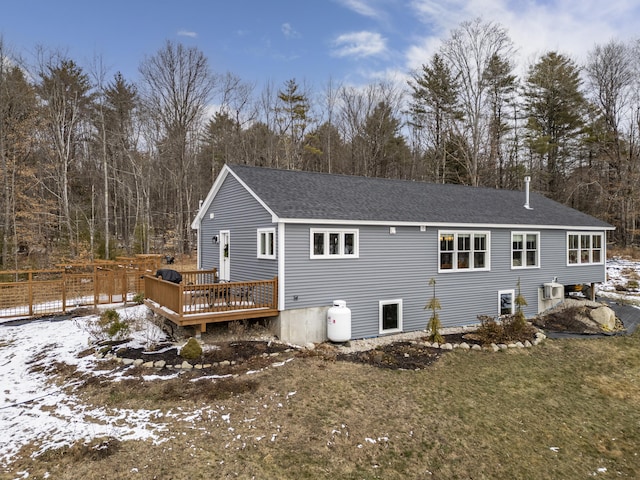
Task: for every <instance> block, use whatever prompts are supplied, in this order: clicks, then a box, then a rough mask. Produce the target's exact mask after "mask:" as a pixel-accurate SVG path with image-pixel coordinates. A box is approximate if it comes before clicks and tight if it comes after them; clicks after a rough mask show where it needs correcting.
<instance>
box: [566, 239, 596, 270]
mask: <svg viewBox="0 0 640 480" xmlns="http://www.w3.org/2000/svg"><path fill="white" fill-rule="evenodd" d="M603 247H604V238H603V234H602V233H574V232H569V233H568V234H567V265H593V264H598V265H601V264H603V263H604V249H603Z"/></svg>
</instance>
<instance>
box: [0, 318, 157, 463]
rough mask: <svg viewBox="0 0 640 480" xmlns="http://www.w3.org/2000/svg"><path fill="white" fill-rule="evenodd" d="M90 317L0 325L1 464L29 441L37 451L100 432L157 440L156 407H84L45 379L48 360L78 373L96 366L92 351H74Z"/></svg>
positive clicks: (81, 344)
mask: <svg viewBox="0 0 640 480" xmlns="http://www.w3.org/2000/svg"><path fill="white" fill-rule="evenodd" d="M143 308H144V307H143ZM140 312H142V310H141V307H135V308H129V309H126V314H128V315H132V316H135V315H139V314H140ZM142 315H144V313H142ZM93 318H95V317H93ZM91 320H92V317H81V318H77V319H73V320H71V319H66V320H62V321H55V320H51V319H49V320H35V321H31V322H29V323H25V324H22V325H15V326H12V325H8V324H5V325H2V326H0V355H1V360H0V378H2V391H1V392H0V430H2V432H4V433H3V436H2V438H1V439H0V463H6V462H8V461H9V460H10V459H11V457H12V456H13V455H15V453H16V452H17V451H18V450H19V449H20V448H21V447H22V446H24V445H26V444H28V443H30V442H35V443H36V444H37V445H38V453H42V452H44V451H46V450H48V449H50V448H58V447H61V446H64V445H70V444H72V443H74V442H75V441H77V440H83V439H84V440H88V439H91V438H97V437H101V436H111V437H116V438H119V439H121V440H128V439H129V440H130V439H151V440H153V441H156V442H158V441H160V440H161V438H162V436H161V435H160V432H161V431H162V429H163V426H162V423H159V422H156V420H157V418H158V416H159V415H160V413H159V412H157V411H141V410H138V411H132V410H127V409H107V408H93V407H88V406H86V405H83V404H82V402H81V401H80V400H79V399H78V398H77V397H76V396H75V395H73V394H68V393H64V391H63V387H58V386H55V385H52V384H51V383H50V382H49V375H48V374H47V368H48V367H50V366H51V365H52V364H53V362H63V363H66V364H69V365H76V366H77V368H78V370H79V371H81V372H84V371H89V370H92V371H94V370H96V367H97V364H98V362H99V361H98V360H97V359H96V358H95V357H94V356H93V355H88V356H85V357H84V358H78V356H77V354H78V353H79V352H81V351H83V350H85V349H86V348H88V346H89V345H88V339H89V334H88V330H87V328H88V322H90V321H91ZM137 341H138V342H139V341H140V338H139V337H138V338H137ZM99 371H100V370H99V366H98V372H99ZM103 374H107V372H103Z"/></svg>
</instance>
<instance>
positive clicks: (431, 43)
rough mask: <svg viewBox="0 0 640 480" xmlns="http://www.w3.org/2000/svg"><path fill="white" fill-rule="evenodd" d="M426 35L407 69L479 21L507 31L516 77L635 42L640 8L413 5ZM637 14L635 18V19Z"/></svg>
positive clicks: (622, 2) (441, 0)
mask: <svg viewBox="0 0 640 480" xmlns="http://www.w3.org/2000/svg"><path fill="white" fill-rule="evenodd" d="M410 7H411V9H412V10H413V11H414V12H415V15H416V18H418V20H419V21H420V22H421V23H422V24H423V25H425V30H426V31H427V32H428V33H427V34H426V35H424V36H422V37H420V38H416V39H414V41H412V43H411V45H409V46H407V47H406V48H405V50H404V55H405V60H406V64H407V67H408V68H409V69H416V68H419V67H420V66H421V65H422V64H424V63H427V62H428V61H429V60H430V58H431V56H432V55H433V54H434V53H435V52H436V51H437V50H438V48H439V46H440V44H441V41H442V40H445V39H447V38H448V37H449V34H450V32H451V30H452V29H454V28H457V27H458V26H459V25H460V23H462V22H463V21H466V20H473V19H474V18H477V17H480V18H482V19H483V20H484V21H490V22H495V23H498V24H499V25H501V26H503V27H504V28H505V29H506V30H507V32H508V34H509V36H510V38H511V40H512V41H513V43H514V47H515V50H516V51H517V53H518V56H517V58H516V63H517V73H518V74H520V75H522V74H523V73H524V72H525V71H526V68H527V67H528V66H529V65H530V64H531V63H532V62H535V61H536V60H537V59H538V58H539V57H540V56H541V55H544V54H545V53H546V52H548V51H551V50H556V51H558V52H560V53H562V54H565V55H569V56H570V57H571V58H572V59H574V60H575V61H576V62H578V63H582V62H584V61H585V60H586V58H587V54H588V52H589V51H590V50H591V49H592V48H593V47H594V46H595V45H596V44H604V43H606V42H608V41H610V40H611V39H619V40H623V41H624V40H630V39H633V38H635V36H637V33H636V32H637V29H636V26H637V18H638V16H637V12H638V4H637V1H634V0H607V2H606V3H605V4H603V3H602V2H601V0H547V1H544V2H542V1H540V0H537V1H530V2H512V1H509V0H411V3H410ZM634 9H635V14H634Z"/></svg>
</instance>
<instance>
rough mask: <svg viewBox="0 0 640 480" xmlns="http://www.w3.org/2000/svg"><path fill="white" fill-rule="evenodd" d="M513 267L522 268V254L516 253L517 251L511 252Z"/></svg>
mask: <svg viewBox="0 0 640 480" xmlns="http://www.w3.org/2000/svg"><path fill="white" fill-rule="evenodd" d="M513 266H514V267H521V266H522V252H518V251H514V252H513Z"/></svg>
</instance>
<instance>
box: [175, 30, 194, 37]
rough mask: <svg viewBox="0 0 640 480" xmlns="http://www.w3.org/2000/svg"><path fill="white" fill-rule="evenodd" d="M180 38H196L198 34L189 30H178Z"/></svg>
mask: <svg viewBox="0 0 640 480" xmlns="http://www.w3.org/2000/svg"><path fill="white" fill-rule="evenodd" d="M178 36H180V37H191V38H196V37H197V36H198V34H197V33H196V32H191V31H189V30H178Z"/></svg>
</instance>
